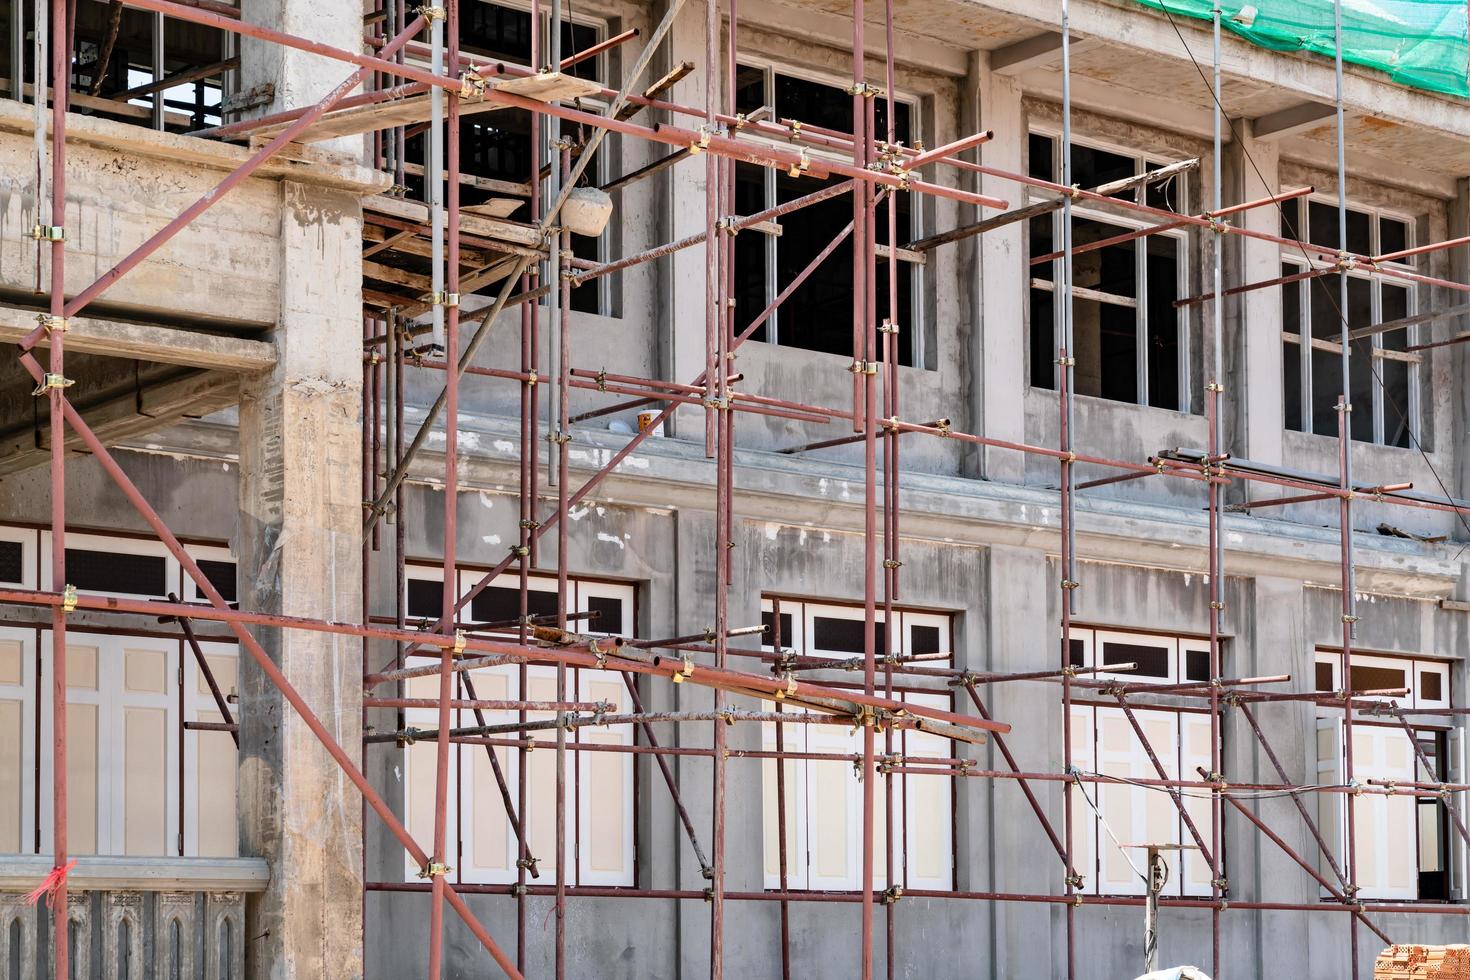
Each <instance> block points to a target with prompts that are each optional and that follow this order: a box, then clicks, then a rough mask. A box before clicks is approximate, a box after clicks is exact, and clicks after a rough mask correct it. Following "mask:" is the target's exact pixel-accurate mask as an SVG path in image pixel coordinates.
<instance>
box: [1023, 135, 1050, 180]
mask: <svg viewBox="0 0 1470 980" xmlns="http://www.w3.org/2000/svg"><path fill="white" fill-rule="evenodd" d="M1054 145H1055V143H1054V142H1053V140H1052V138H1051V137H1050V136H1041V135H1039V134H1037V133H1032V134H1031V135H1030V137H1029V138H1028V139H1027V141H1026V155H1027V158H1028V159H1027V161H1026V167H1027V172H1028V173H1029V174H1030V175H1031V176H1032V177H1035V178H1036V179H1037V180H1050V181H1055V180H1056V179H1057V177H1056V166H1055V165H1054V164H1053V162H1052V147H1053V146H1054Z"/></svg>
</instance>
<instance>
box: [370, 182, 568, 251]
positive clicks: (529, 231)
mask: <svg viewBox="0 0 1470 980" xmlns="http://www.w3.org/2000/svg"><path fill="white" fill-rule="evenodd" d="M362 206H363V210H364V211H371V212H376V213H378V214H386V215H389V216H390V217H394V218H399V219H402V220H404V221H413V222H417V223H418V224H421V225H424V226H425V227H428V224H429V206H428V205H427V204H421V203H419V202H418V201H408V200H404V199H403V198H398V197H387V196H385V195H382V194H379V195H377V196H376V197H369V198H366V199H364V201H363V202H362ZM365 220H367V221H371V220H372V219H371V218H365ZM459 227H460V230H461V231H463V232H464V233H465V234H468V235H478V236H480V237H481V238H489V239H492V240H497V241H505V242H514V243H515V244H517V245H525V246H528V247H530V248H536V247H537V246H539V245H541V235H540V233H539V232H538V231H537V230H536V228H535V227H534V226H533V225H526V224H521V223H519V222H515V221H506V220H504V219H502V218H487V217H484V216H482V215H476V214H465V213H464V209H463V208H461V209H460V216H459Z"/></svg>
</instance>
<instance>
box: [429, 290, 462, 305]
mask: <svg viewBox="0 0 1470 980" xmlns="http://www.w3.org/2000/svg"><path fill="white" fill-rule="evenodd" d="M434 305H435V306H458V305H459V293H444V292H440V293H435V294H434Z"/></svg>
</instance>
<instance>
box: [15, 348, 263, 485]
mask: <svg viewBox="0 0 1470 980" xmlns="http://www.w3.org/2000/svg"><path fill="white" fill-rule="evenodd" d="M239 400H240V382H239V379H237V378H236V377H235V376H234V375H232V374H225V373H223V372H215V371H194V372H190V373H189V374H187V375H185V376H183V377H180V378H175V379H173V380H169V381H162V382H158V383H156V384H151V385H148V386H146V387H144V388H143V389H142V390H141V391H138V392H128V393H127V394H125V395H118V396H115V397H113V398H110V399H108V400H107V401H104V402H102V403H101V404H97V405H92V406H89V407H87V408H85V409H83V410H82V418H83V419H84V420H85V421H86V423H87V425H88V426H90V427H91V429H92V431H93V432H95V433H97V437H98V438H99V439H101V440H102V442H103V443H104V444H106V445H114V444H116V443H118V442H121V441H123V440H125V439H131V438H134V437H136V436H140V435H143V434H145V433H148V432H154V431H157V430H158V429H162V428H165V427H166V426H170V425H173V424H174V423H176V422H179V421H181V420H182V419H184V418H186V417H188V416H193V417H196V418H198V417H203V416H205V415H209V414H211V413H213V412H217V411H219V410H220V409H222V408H228V407H229V406H230V405H233V404H235V403H236V402H238V401H239ZM67 447H68V448H70V449H78V450H79V449H81V448H82V443H81V440H80V439H79V438H77V437H76V436H75V435H69V436H68V438H67ZM50 461H51V439H50V429H49V427H47V428H42V429H39V430H28V431H25V432H22V433H18V434H16V435H14V436H11V437H10V438H9V439H8V440H6V442H5V443H4V444H0V476H10V475H11V474H14V473H19V472H22V471H24V470H28V469H32V468H33V467H37V466H45V465H46V464H47V463H49V462H50Z"/></svg>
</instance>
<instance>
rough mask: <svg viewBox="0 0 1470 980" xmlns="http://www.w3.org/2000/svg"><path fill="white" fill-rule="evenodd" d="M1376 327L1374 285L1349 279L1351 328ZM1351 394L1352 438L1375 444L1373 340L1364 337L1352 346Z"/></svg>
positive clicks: (1353, 278)
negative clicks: (1374, 320)
mask: <svg viewBox="0 0 1470 980" xmlns="http://www.w3.org/2000/svg"><path fill="white" fill-rule="evenodd" d="M1372 324H1373V283H1372V282H1371V281H1370V280H1367V279H1360V278H1358V277H1357V276H1349V277H1348V327H1349V329H1352V330H1357V329H1359V328H1361V327H1367V326H1371V325H1372ZM1351 355H1352V356H1351V357H1350V358H1349V359H1348V377H1349V382H1350V384H1351V386H1352V389H1351V390H1350V391H1349V392H1348V398H1349V401H1350V404H1351V405H1352V406H1353V411H1352V436H1353V438H1354V439H1359V440H1363V441H1365V442H1372V441H1373V383H1374V382H1373V369H1374V364H1373V339H1372V338H1371V337H1363V338H1361V339H1359V340H1355V341H1353V342H1352V345H1351Z"/></svg>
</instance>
